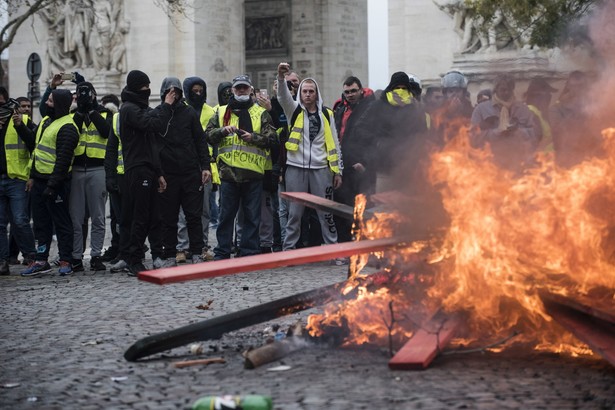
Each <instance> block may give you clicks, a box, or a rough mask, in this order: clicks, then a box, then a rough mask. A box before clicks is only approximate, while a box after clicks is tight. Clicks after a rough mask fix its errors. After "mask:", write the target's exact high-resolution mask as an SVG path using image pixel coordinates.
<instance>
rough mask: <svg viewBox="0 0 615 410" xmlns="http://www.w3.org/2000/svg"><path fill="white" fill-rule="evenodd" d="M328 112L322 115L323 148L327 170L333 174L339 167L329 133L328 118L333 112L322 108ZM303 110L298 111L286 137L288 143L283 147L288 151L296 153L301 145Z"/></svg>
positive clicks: (331, 136) (329, 123)
mask: <svg viewBox="0 0 615 410" xmlns="http://www.w3.org/2000/svg"><path fill="white" fill-rule="evenodd" d="M324 109H326V110H327V112H328V114H329V115H328V117H327V115H324V114H323V116H322V117H323V118H324V119H325V123H324V124H323V125H324V129H325V148H326V149H327V161H328V162H329V168H330V169H331V171H333V173H335V174H339V173H340V165H339V154H338V152H337V149H336V148H335V141H333V134H332V133H331V122H330V120H329V118H331V116H332V115H333V111H331V110H330V109H328V108H324ZM303 117H304V115H303V110H302V109H300V111H299V114H298V115H297V118H296V119H295V121H294V122H293V124H292V127H291V128H290V135H289V136H288V141H286V144H284V146H285V147H286V149H287V150H288V151H297V150H298V149H299V144H301V139H302V138H303Z"/></svg>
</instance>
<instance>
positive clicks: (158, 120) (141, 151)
mask: <svg viewBox="0 0 615 410" xmlns="http://www.w3.org/2000/svg"><path fill="white" fill-rule="evenodd" d="M122 102H123V104H122V106H121V108H120V135H119V136H120V139H121V141H122V155H123V157H124V169H125V171H128V170H130V169H132V168H136V167H149V168H151V169H153V170H154V171H155V172H156V175H158V176H161V175H162V169H161V166H160V157H159V154H160V148H161V142H160V135H159V133H164V131H165V129H166V128H167V126H168V124H169V122H170V120H171V106H170V105H169V104H162V105H161V106H160V108H159V109H156V110H153V109H152V108H150V107H149V106H148V97H143V96H141V95H139V94H137V93H135V92H132V91H129V90H128V89H126V88H124V90H122Z"/></svg>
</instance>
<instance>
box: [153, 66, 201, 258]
mask: <svg viewBox="0 0 615 410" xmlns="http://www.w3.org/2000/svg"><path fill="white" fill-rule="evenodd" d="M181 87H182V85H181V83H180V81H179V79H178V78H175V77H167V78H165V79H164V80H163V81H162V87H161V88H160V99H161V100H164V98H165V97H166V95H167V94H168V93H169V92H171V91H174V92H175V94H176V96H177V98H176V100H175V102H174V103H173V104H172V105H171V110H172V112H173V116H172V118H171V120H170V121H169V124H168V126H167V128H166V129H165V130H164V133H160V134H161V136H162V140H163V147H162V149H161V151H160V162H161V165H162V169H163V172H164V177H165V180H166V181H167V189H166V190H165V191H164V192H162V193H161V194H160V195H161V199H162V201H161V211H162V244H163V251H164V257H165V258H166V260H167V262H166V263H165V266H174V265H175V264H176V260H175V257H176V254H175V253H176V247H177V222H178V217H179V210H180V207H181V209H183V211H184V215H185V217H186V227H187V230H188V240H189V242H190V252H191V253H192V258H193V259H192V262H193V263H195V262H200V261H201V259H200V258H201V252H202V251H203V247H204V242H203V224H202V220H201V216H202V213H203V186H204V185H206V184H207V183H209V181H210V180H211V171H210V165H209V162H210V156H209V150H208V148H207V142H206V141H205V131H203V126H202V125H201V123H200V121H199V115H198V114H197V112H196V111H195V110H194V109H193V108H192V107H190V106H188V105H187V104H186V103H185V102H184V101H182V100H181V97H182V88H181ZM158 109H162V107H159V108H158Z"/></svg>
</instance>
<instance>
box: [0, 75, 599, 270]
mask: <svg viewBox="0 0 615 410" xmlns="http://www.w3.org/2000/svg"><path fill="white" fill-rule="evenodd" d="M62 74H63V73H59V74H57V75H55V76H54V77H53V79H52V80H51V82H50V86H49V87H48V88H47V90H46V92H45V94H44V95H43V98H42V99H41V104H40V111H41V115H42V116H43V118H42V120H41V122H40V123H39V124H38V125H37V124H35V123H34V122H33V121H32V104H31V102H30V101H29V100H28V99H27V98H24V97H20V98H17V99H12V98H9V95H8V93H7V91H6V89H4V88H0V139H1V140H2V141H3V144H2V145H3V148H4V149H3V150H1V152H2V155H1V156H0V168H1V169H0V174H1V179H0V274H3V275H8V274H10V268H9V266H10V265H15V264H19V263H22V264H24V265H27V267H26V268H24V269H23V270H22V271H21V272H20V273H21V275H22V276H36V275H40V274H43V273H48V272H51V271H52V265H53V264H54V262H55V264H56V265H57V266H58V268H57V270H58V273H59V274H60V275H68V274H71V273H72V272H77V271H83V270H84V269H85V268H86V267H85V266H84V263H83V255H84V251H85V250H86V249H87V245H88V238H89V247H90V260H89V269H90V270H92V271H105V270H110V271H112V272H127V273H128V275H131V276H136V275H137V274H138V273H139V272H141V271H144V270H146V269H148V268H150V267H146V266H145V265H144V264H143V260H144V257H145V253H146V252H147V251H148V249H149V251H150V252H151V257H152V265H151V268H153V269H156V268H161V267H171V266H176V265H177V264H178V263H186V262H187V261H191V262H192V263H201V262H207V261H210V260H222V259H229V258H231V257H242V256H249V255H256V254H261V253H270V252H277V251H282V250H291V249H296V248H299V247H305V246H314V245H320V244H333V243H337V242H338V241H340V242H346V241H351V240H353V232H352V221H350V220H346V219H343V218H338V217H334V216H333V215H332V214H331V213H328V212H325V211H320V210H316V211H315V210H312V209H309V208H305V207H304V206H303V205H302V204H301V203H299V202H294V201H288V200H286V199H284V198H283V196H281V195H280V194H281V193H282V192H284V191H288V192H307V193H310V194H313V195H317V196H320V197H323V198H327V199H332V200H335V201H338V202H341V203H344V204H347V205H350V206H354V202H355V198H356V196H357V195H358V194H366V195H370V194H373V193H375V192H383V191H389V190H395V189H397V188H398V186H399V182H398V181H399V179H398V177H399V174H400V173H401V174H405V175H411V174H412V172H413V171H412V168H413V166H414V165H416V164H418V163H420V162H421V161H422V160H424V159H425V158H424V156H425V153H426V151H425V148H426V147H428V149H438V148H441V147H443V146H444V145H445V144H447V143H448V142H449V141H451V140H452V139H454V138H456V137H457V136H458V135H459V133H460V130H462V129H463V128H465V129H468V130H470V136H471V143H472V145H473V146H475V147H485V146H487V145H488V146H489V147H490V149H491V151H492V152H493V156H494V161H495V162H496V164H497V165H499V166H500V167H502V168H503V169H506V170H510V171H511V172H515V173H522V172H523V169H524V168H526V167H528V166H531V164H532V161H533V158H534V154H535V153H536V152H545V153H554V155H555V159H556V161H557V163H558V165H560V166H562V167H570V166H573V165H574V164H575V163H577V162H578V161H579V160H580V158H583V156H584V155H599V154H600V143H599V140H592V139H591V137H590V136H587V133H582V132H580V130H581V127H583V126H584V124H586V123H587V121H585V120H586V119H587V118H586V116H587V114H586V113H585V111H584V110H583V109H582V107H583V104H584V101H585V96H584V91H585V90H587V82H588V79H587V76H586V75H585V74H584V73H582V72H573V73H571V74H570V76H569V78H568V81H567V82H566V84H565V86H564V88H563V90H562V91H561V93H560V94H559V98H558V99H557V100H556V101H554V100H553V98H552V97H553V96H554V95H555V94H556V93H557V91H558V90H557V89H555V88H554V87H553V86H552V85H550V84H549V83H548V82H547V81H546V80H545V79H543V78H532V79H528V80H530V81H529V86H528V88H527V91H526V92H525V94H524V95H523V96H520V95H518V94H516V92H515V90H516V87H515V86H516V84H515V79H514V78H513V77H512V76H510V75H505V74H504V75H499V76H498V77H496V78H495V80H494V82H493V85H492V87H491V88H490V89H485V90H481V91H480V92H479V93H478V95H477V96H476V103H472V101H471V99H470V93H469V92H468V79H467V78H466V76H464V74H463V73H461V72H459V71H450V72H448V73H446V74H445V75H444V76H443V77H442V79H441V83H440V84H439V85H437V86H429V87H427V88H426V89H423V87H422V84H421V81H420V79H419V78H417V77H416V76H415V75H412V74H410V73H405V72H396V73H394V74H393V75H392V76H391V79H390V82H389V84H388V85H387V87H386V88H385V89H384V90H378V91H374V90H372V89H370V88H368V87H365V86H363V84H362V81H361V80H360V79H359V78H357V77H354V76H351V77H348V78H347V79H346V80H345V81H344V82H343V84H342V85H341V98H339V99H338V100H337V101H335V102H334V103H333V104H332V105H331V108H329V107H328V106H327V105H325V104H324V99H325V96H323V95H322V93H321V91H320V88H319V86H318V83H317V81H316V80H315V79H314V78H304V79H302V78H301V77H300V76H299V74H298V73H297V72H295V71H292V69H291V67H290V65H288V64H287V63H280V64H279V66H278V67H277V76H276V80H275V84H274V87H273V90H259V89H256V88H255V87H254V86H253V84H252V81H251V79H250V77H249V76H247V75H238V76H236V77H235V78H233V79H232V81H229V82H223V83H220V84H219V85H218V88H217V94H218V101H219V104H218V105H216V106H215V107H212V106H210V105H209V104H207V85H206V83H205V81H204V80H203V79H202V78H200V77H188V78H186V79H185V80H184V81H183V82H181V81H180V80H179V79H178V78H176V77H167V78H165V79H164V80H163V81H162V84H161V87H160V92H159V95H160V101H161V103H160V105H158V106H157V107H156V108H151V107H150V94H151V88H150V85H151V82H150V79H149V77H148V75H147V74H146V73H144V72H142V71H138V70H133V71H130V72H129V73H128V75H127V78H126V85H125V87H124V88H123V90H122V92H121V95H120V98H118V97H117V96H115V95H106V96H103V97H102V98H100V99H99V96H98V95H97V92H96V89H95V88H94V86H93V85H92V84H91V83H89V82H87V81H85V79H84V78H83V77H81V76H80V75H78V74H76V75H74V76H73V78H72V81H73V82H74V83H76V87H75V91H74V92H72V93H71V91H69V90H68V89H66V88H61V87H60V86H61V85H62V84H63V83H64V82H65V81H66V80H64V78H65V77H64V76H63V75H62ZM268 91H273V95H272V96H271V97H270V96H269V93H268ZM581 136H587V137H581ZM414 168H416V167H414ZM107 199H109V205H110V206H109V209H110V211H111V225H110V228H111V229H110V231H111V234H112V238H111V246H110V247H108V248H107V249H106V250H103V243H104V239H105V232H106V231H107V219H106V215H105V213H106V209H107ZM9 226H10V230H9V229H8V227H9ZM210 229H215V231H216V238H217V246H216V247H215V248H213V249H212V248H211V247H210V246H209V231H210ZM9 231H10V236H9ZM54 238H55V239H56V240H57V245H58V255H50V254H49V253H50V249H51V244H52V240H53V239H54ZM146 240H147V244H146ZM20 252H21V255H22V260H21V261H20V260H19V259H18V254H19V253H20ZM332 263H334V264H337V265H343V264H346V263H348V261H347V259H345V258H337V259H334V260H332Z"/></svg>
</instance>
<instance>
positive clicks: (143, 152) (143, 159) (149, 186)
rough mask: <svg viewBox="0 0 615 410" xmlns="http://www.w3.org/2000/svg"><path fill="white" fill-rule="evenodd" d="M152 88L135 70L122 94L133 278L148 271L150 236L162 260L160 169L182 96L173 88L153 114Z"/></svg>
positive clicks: (124, 201)
mask: <svg viewBox="0 0 615 410" xmlns="http://www.w3.org/2000/svg"><path fill="white" fill-rule="evenodd" d="M149 84H150V80H149V77H148V76H147V74H145V73H144V72H142V71H139V70H132V71H131V72H129V73H128V76H127V78H126V87H125V88H124V89H123V90H122V94H121V97H122V102H123V104H122V107H121V108H120V138H121V141H122V156H123V158H124V170H125V174H124V175H125V176H124V179H125V186H126V195H124V196H122V219H123V220H124V221H127V222H128V221H130V227H129V228H128V232H127V234H128V236H129V239H128V249H127V256H126V258H127V259H128V260H127V261H126V262H127V263H128V269H129V272H128V274H129V275H130V276H136V275H137V274H138V273H139V272H142V271H144V270H146V268H145V266H144V265H143V263H142V259H143V256H144V255H143V249H144V244H145V238H146V237H147V236H148V234H149V240H150V246H151V251H152V258H153V259H154V261H156V259H157V258H160V257H161V256H162V237H161V228H160V221H159V219H160V215H159V212H160V208H159V207H160V205H159V195H158V192H162V191H164V190H165V189H166V180H165V179H164V176H163V174H162V169H161V166H160V157H159V155H160V147H161V143H160V135H161V134H164V133H165V130H166V129H167V128H168V126H169V123H170V120H171V115H172V113H171V104H173V103H174V102H175V99H176V97H177V94H176V93H175V90H171V91H170V92H168V93H167V95H166V96H165V99H164V103H163V104H162V105H161V106H160V107H159V109H156V110H152V109H151V108H150V107H149V105H148V103H149V96H150V94H151V90H150V88H149ZM159 133H160V134H159Z"/></svg>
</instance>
